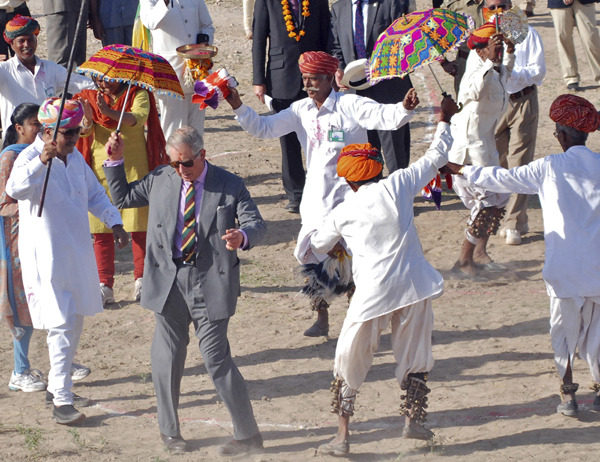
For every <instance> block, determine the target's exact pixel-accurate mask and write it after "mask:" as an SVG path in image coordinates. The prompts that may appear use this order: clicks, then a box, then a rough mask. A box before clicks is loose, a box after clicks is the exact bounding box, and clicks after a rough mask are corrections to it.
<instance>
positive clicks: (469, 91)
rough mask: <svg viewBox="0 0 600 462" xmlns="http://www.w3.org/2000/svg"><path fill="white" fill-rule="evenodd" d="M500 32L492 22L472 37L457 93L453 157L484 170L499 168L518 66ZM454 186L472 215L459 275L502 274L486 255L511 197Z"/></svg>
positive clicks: (458, 182)
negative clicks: (501, 124)
mask: <svg viewBox="0 0 600 462" xmlns="http://www.w3.org/2000/svg"><path fill="white" fill-rule="evenodd" d="M496 31H497V29H496V25H495V24H494V23H491V22H488V23H485V24H484V25H483V26H481V27H479V28H478V29H476V30H475V31H473V33H472V34H471V35H470V36H469V39H468V42H467V44H468V45H469V48H470V49H471V52H470V53H469V57H468V59H467V67H466V70H465V74H464V76H463V78H462V80H461V82H460V88H459V92H458V102H459V104H462V105H463V109H462V110H461V111H460V112H459V113H458V114H456V116H455V117H454V118H453V119H452V137H453V138H454V144H453V145H452V150H451V151H450V153H449V154H448V159H450V160H451V161H452V162H456V163H460V164H472V165H479V166H488V165H499V164H500V158H499V154H498V150H497V149H496V135H495V133H496V124H497V123H498V121H499V120H500V118H501V117H502V114H503V113H504V110H505V108H506V106H507V104H508V100H509V97H508V93H506V89H505V88H506V82H507V79H508V76H509V75H510V72H511V71H512V68H513V66H514V62H515V56H514V49H515V47H514V44H512V43H511V42H509V41H506V42H507V47H506V53H503V42H504V41H505V40H504V38H503V36H502V35H501V34H498V33H497V32H496ZM503 55H504V56H503ZM452 183H453V188H454V191H455V192H456V194H457V195H458V196H459V197H460V199H461V200H462V202H463V203H464V205H465V207H467V208H468V209H469V210H470V212H471V213H470V218H469V221H468V222H467V225H468V226H467V228H466V229H465V239H464V241H463V244H462V248H461V252H460V256H459V259H458V262H457V263H456V267H457V269H458V270H459V271H461V272H464V273H466V274H468V275H474V274H476V273H477V272H478V271H479V270H480V269H481V268H485V269H488V270H497V269H500V266H499V265H497V264H496V263H494V262H492V259H491V258H490V256H489V255H488V254H487V242H488V239H489V236H490V235H491V234H496V231H497V230H498V226H499V224H500V220H501V219H502V217H503V216H504V211H505V210H504V206H505V205H506V203H507V202H508V200H509V198H510V195H508V194H491V193H488V192H487V191H485V190H482V189H481V188H475V187H473V186H470V185H468V184H466V183H465V182H464V181H463V180H462V178H460V177H459V178H456V180H454V181H453V182H452Z"/></svg>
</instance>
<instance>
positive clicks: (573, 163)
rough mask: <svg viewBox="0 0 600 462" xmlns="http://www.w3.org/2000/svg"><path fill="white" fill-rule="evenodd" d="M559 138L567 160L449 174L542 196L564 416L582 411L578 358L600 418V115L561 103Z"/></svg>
mask: <svg viewBox="0 0 600 462" xmlns="http://www.w3.org/2000/svg"><path fill="white" fill-rule="evenodd" d="M550 118H551V119H552V120H553V121H554V122H555V124H556V129H555V132H554V136H555V137H556V139H557V140H558V142H559V143H560V145H561V147H562V148H563V149H564V151H565V152H563V153H562V154H555V155H550V156H545V157H542V158H541V159H538V160H535V161H533V162H532V163H530V164H528V165H524V166H522V167H515V168H512V169H510V170H506V169H503V168H500V167H485V168H482V167H475V166H461V165H457V164H448V168H447V170H448V171H449V172H450V173H454V174H458V175H460V176H461V177H462V178H463V179H464V181H466V182H467V183H469V184H472V185H476V186H479V187H482V188H485V189H486V190H489V191H494V192H497V193H519V194H537V195H538V197H539V200H540V203H541V206H542V214H543V217H544V242H545V245H546V261H545V263H544V269H543V271H542V276H543V277H544V281H545V283H546V291H547V292H548V295H549V296H550V338H551V341H552V348H553V349H554V361H555V363H556V367H557V369H558V373H559V375H560V378H561V386H560V392H561V395H562V397H563V401H562V402H561V403H560V404H559V405H558V407H557V409H556V410H557V412H559V413H561V414H564V415H567V416H575V415H576V414H577V411H578V405H577V401H576V399H575V392H576V391H577V389H578V384H577V383H573V372H572V365H573V360H574V359H575V353H576V352H577V350H579V356H580V357H581V358H585V360H586V361H587V363H588V365H589V368H590V372H591V375H592V379H593V380H594V384H593V386H592V388H593V390H594V391H595V396H594V401H593V404H592V407H593V409H594V410H595V411H600V263H599V261H600V260H599V259H598V255H600V183H599V182H598V178H600V153H597V152H593V151H592V150H590V149H589V148H587V147H586V146H585V143H586V141H587V138H588V134H590V133H592V132H595V131H596V130H598V128H599V127H600V115H599V114H598V112H597V110H596V108H595V107H594V106H593V105H592V104H591V103H590V102H589V101H587V100H586V99H584V98H581V97H579V96H575V95H570V94H566V95H561V96H559V97H558V98H556V99H555V100H554V102H553V103H552V106H551V107H550Z"/></svg>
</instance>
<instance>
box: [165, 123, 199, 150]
mask: <svg viewBox="0 0 600 462" xmlns="http://www.w3.org/2000/svg"><path fill="white" fill-rule="evenodd" d="M182 144H185V145H187V146H189V147H190V148H191V149H192V152H193V153H194V157H198V156H199V155H200V151H201V150H202V149H204V139H203V138H202V135H201V134H200V133H198V130H196V129H195V128H194V127H181V128H178V129H177V130H175V131H174V132H173V133H172V134H171V136H169V139H168V140H167V153H168V152H169V150H170V149H169V148H174V149H177V146H181V145H182Z"/></svg>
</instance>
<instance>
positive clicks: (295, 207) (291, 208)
mask: <svg viewBox="0 0 600 462" xmlns="http://www.w3.org/2000/svg"><path fill="white" fill-rule="evenodd" d="M285 209H286V210H287V211H288V212H290V213H300V202H296V201H289V202H288V203H287V205H286V206H285Z"/></svg>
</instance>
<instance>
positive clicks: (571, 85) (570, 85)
mask: <svg viewBox="0 0 600 462" xmlns="http://www.w3.org/2000/svg"><path fill="white" fill-rule="evenodd" d="M567 90H572V91H581V87H580V86H579V83H568V84H567Z"/></svg>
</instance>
